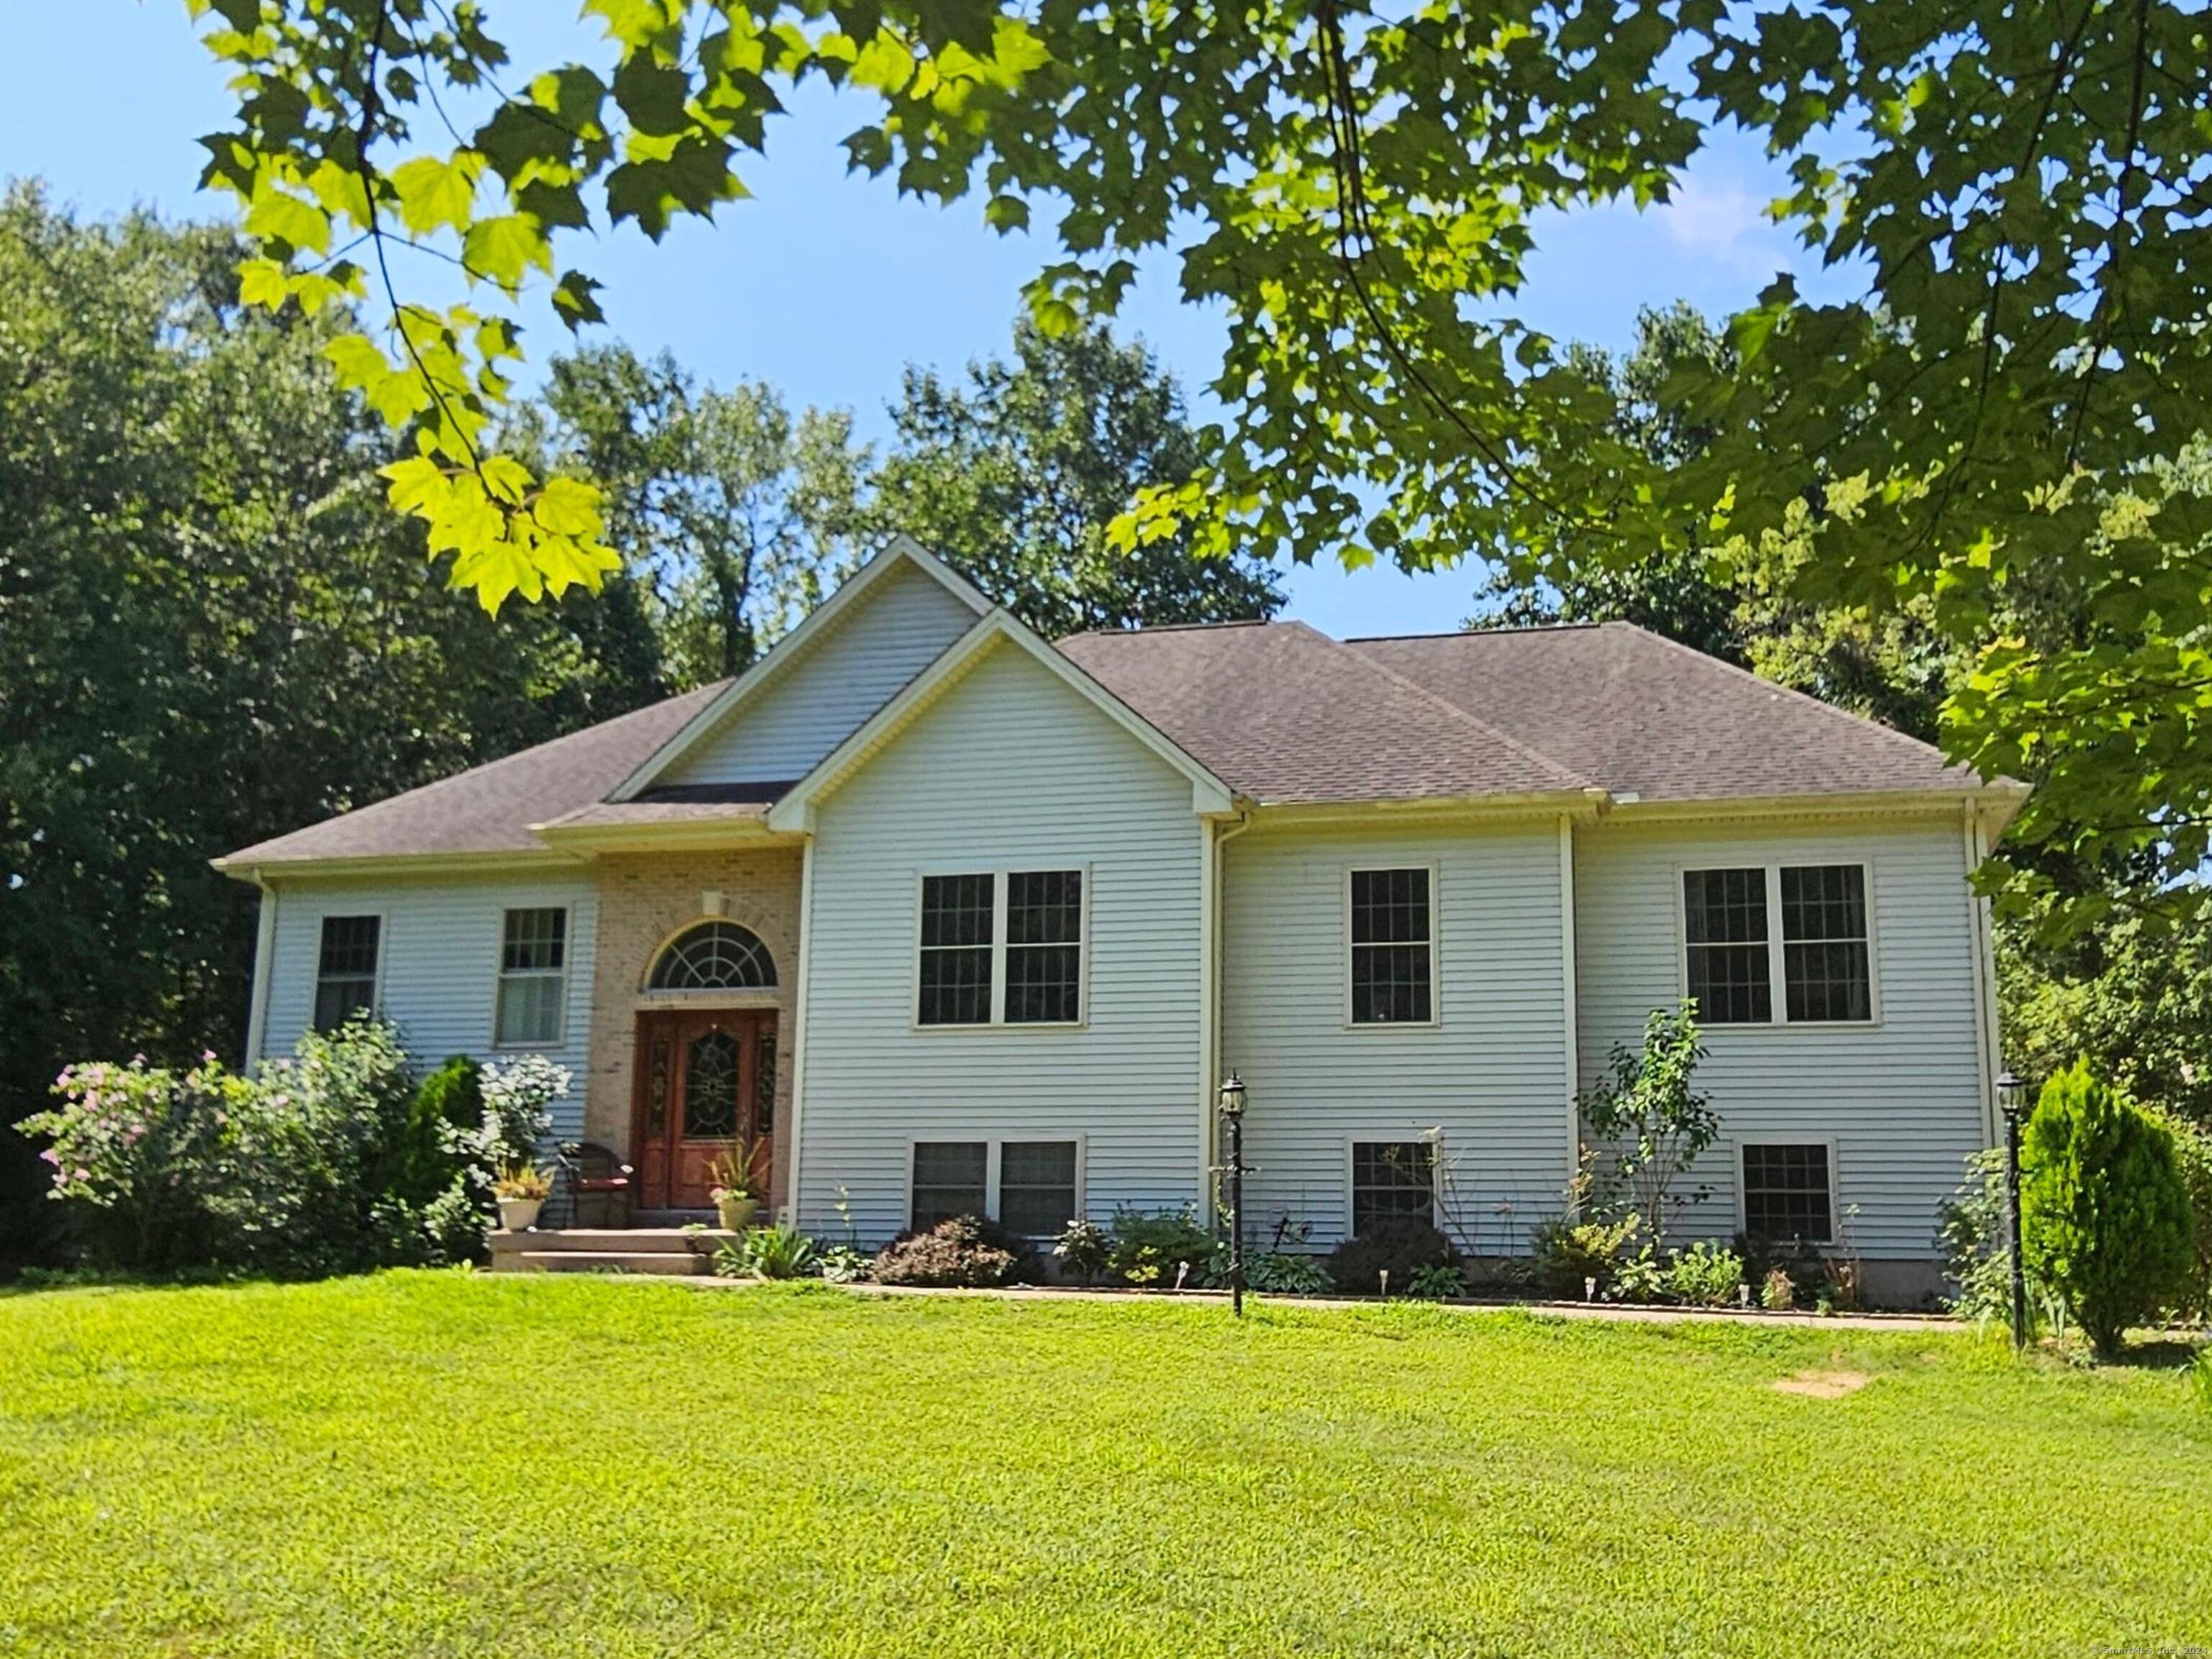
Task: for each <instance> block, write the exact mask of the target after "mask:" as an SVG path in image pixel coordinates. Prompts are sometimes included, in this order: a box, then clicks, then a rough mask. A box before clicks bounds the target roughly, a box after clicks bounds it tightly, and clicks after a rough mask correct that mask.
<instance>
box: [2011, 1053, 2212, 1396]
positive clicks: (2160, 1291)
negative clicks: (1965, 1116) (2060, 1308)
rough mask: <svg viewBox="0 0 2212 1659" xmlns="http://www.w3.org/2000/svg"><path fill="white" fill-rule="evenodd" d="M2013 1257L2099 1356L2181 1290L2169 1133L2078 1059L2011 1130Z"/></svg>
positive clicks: (2185, 1201) (2184, 1197)
mask: <svg viewBox="0 0 2212 1659" xmlns="http://www.w3.org/2000/svg"><path fill="white" fill-rule="evenodd" d="M2020 1203H2021V1253H2022V1255H2024V1256H2025V1257H2026V1258H2027V1266H2028V1267H2029V1268H2030V1269H2031V1270H2032V1271H2033V1273H2035V1275H2036V1276H2037V1278H2038V1279H2040V1280H2041V1281H2042V1282H2043V1283H2045V1284H2046V1285H2049V1286H2050V1287H2051V1291H2053V1293H2055V1294H2056V1295H2057V1297H2059V1298H2060V1299H2061V1300H2062V1301H2063V1302H2064V1303H2065V1304H2066V1308H2067V1311H2068V1312H2069V1313H2070V1314H2072V1315H2073V1316H2074V1320H2075V1323H2077V1324H2079V1325H2080V1326H2081V1329H2082V1331H2083V1333H2084V1334H2086V1335H2087V1337H2088V1339H2089V1340H2090V1342H2091V1343H2092V1344H2093V1345H2094V1346H2095V1348H2096V1350H2097V1352H2098V1353H2099V1354H2100V1355H2101V1356H2103V1357H2105V1358H2112V1357H2114V1356H2116V1355H2118V1353H2119V1352H2120V1350H2121V1348H2122V1347H2123V1346H2124V1342H2125V1339H2126V1336H2127V1330H2128V1327H2129V1326H2130V1325H2134V1324H2137V1323H2140V1322H2142V1321H2143V1320H2145V1319H2148V1318H2149V1317H2150V1316H2152V1315H2154V1314H2155V1313H2157V1312H2159V1311H2160V1310H2161V1309H2163V1308H2165V1307H2166V1306H2167V1305H2168V1304H2169V1303H2170V1302H2171V1301H2172V1299H2174V1298H2176V1297H2179V1296H2181V1295H2183V1294H2184V1293H2185V1292H2186V1291H2187V1289H2188V1285H2189V1279H2190V1275H2191V1272H2192V1271H2193V1269H2194V1267H2195V1265H2196V1264H2195V1249H2194V1244H2195V1237H2194V1226H2195V1224H2194V1221H2193V1218H2192V1217H2191V1212H2190V1203H2189V1189H2188V1188H2187V1186H2186V1185H2185V1183H2184V1181H2183V1177H2182V1172H2181V1166H2180V1163H2179V1158H2178V1156H2177V1154H2176V1152H2175V1148H2174V1141H2173V1133H2172V1130H2170V1129H2168V1128H2167V1127H2166V1126H2165V1125H2164V1124H2161V1123H2159V1122H2156V1121H2154V1120H2153V1119H2151V1118H2150V1117H2148V1115H2145V1114H2144V1113H2143V1112H2142V1111H2141V1110H2140V1109H2138V1108H2137V1107H2136V1105H2135V1103H2133V1102H2131V1101H2130V1100H2129V1099H2128V1098H2127V1097H2125V1096H2124V1095H2123V1094H2121V1093H2120V1092H2119V1091H2118V1090H2116V1089H2114V1088H2113V1087H2112V1085H2110V1084H2108V1083H2106V1082H2105V1081H2103V1080H2102V1079H2099V1078H2098V1077H2096V1076H2095V1075H2093V1073H2091V1072H2090V1070H2089V1068H2088V1066H2087V1065H2086V1064H2076V1065H2075V1066H2072V1067H2069V1069H2068V1070H2066V1071H2063V1072H2060V1073H2057V1074H2055V1075H2054V1076H2053V1077H2051V1079H2050V1080H2049V1081H2048V1082H2046V1083H2045V1085H2043V1093H2042V1095H2041V1097H2039V1099H2038V1100H2037V1102H2036V1105H2035V1112H2034V1115H2033V1116H2032V1117H2030V1118H2029V1119H2028V1121H2027V1128H2026V1130H2024V1131H2023V1132H2022V1134H2021V1192H2020Z"/></svg>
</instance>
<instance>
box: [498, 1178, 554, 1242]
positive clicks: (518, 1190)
mask: <svg viewBox="0 0 2212 1659" xmlns="http://www.w3.org/2000/svg"><path fill="white" fill-rule="evenodd" d="M552 1192H553V1177H552V1176H550V1175H548V1174H546V1173H545V1171H544V1170H541V1169H539V1168H538V1166H537V1165H536V1164H528V1163H515V1164H508V1165H507V1167H506V1168H505V1169H503V1170H501V1171H500V1172H499V1174H498V1176H496V1177H495V1178H494V1180H493V1182H492V1183H491V1195H492V1196H493V1197H494V1198H495V1199H497V1200H499V1225H500V1226H501V1228H503V1229H504V1230H505V1231H507V1232H510V1233H519V1232H523V1231H527V1230H528V1229H530V1228H532V1227H534V1226H536V1225H538V1211H540V1210H542V1209H544V1207H545V1200H547V1199H548V1198H549V1197H550V1196H551V1195H552Z"/></svg>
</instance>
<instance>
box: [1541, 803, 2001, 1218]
mask: <svg viewBox="0 0 2212 1659" xmlns="http://www.w3.org/2000/svg"><path fill="white" fill-rule="evenodd" d="M1855 861H1856V862H1863V863H1865V864H1866V865H1867V866H1868V878H1869V902H1870V908H1871V909H1872V912H1873V917H1874V935H1875V937H1874V940H1873V945H1874V957H1875V986H1876V991H1877V994H1878V997H1879V1007H1878V1010H1877V1012H1878V1013H1879V1015H1880V1019H1879V1021H1878V1023H1875V1024H1868V1025H1863V1026H1856V1027H1853V1026H1828V1027H1816V1026H1795V1027H1792V1026H1786V1025H1784V1026H1762V1027H1753V1026H1744V1025H1735V1026H1728V1025H1714V1026H1708V1027H1707V1028H1706V1044H1707V1047H1708V1048H1709V1049H1710V1050H1711V1053H1710V1054H1709V1056H1708V1058H1707V1059H1706V1060H1705V1064H1704V1065H1703V1066H1701V1067H1700V1068H1699V1073H1698V1082H1699V1086H1700V1087H1702V1088H1703V1089H1704V1090H1705V1091H1706V1092H1707V1093H1708V1094H1710V1095H1711V1098H1712V1101H1713V1104H1714V1105H1715V1107H1717V1109H1718V1110H1719V1111H1720V1114H1721V1119H1722V1126H1723V1127H1722V1140H1721V1142H1720V1144H1719V1145H1717V1146H1715V1147H1713V1148H1712V1150H1711V1152H1708V1153H1707V1154H1706V1155H1705V1158H1703V1159H1701V1160H1700V1161H1699V1164H1698V1165H1697V1166H1696V1169H1695V1170H1694V1172H1693V1174H1692V1177H1691V1182H1690V1183H1689V1184H1691V1185H1697V1186H1704V1185H1710V1186H1711V1188H1712V1189H1713V1190H1712V1193H1711V1197H1710V1198H1709V1199H1708V1200H1706V1201H1705V1203H1704V1204H1702V1205H1700V1206H1698V1207H1697V1208H1695V1209H1693V1210H1692V1211H1691V1212H1688V1213H1687V1214H1686V1216H1685V1218H1684V1220H1683V1222H1682V1224H1681V1231H1682V1232H1683V1233H1684V1234H1685V1235H1686V1236H1695V1235H1698V1234H1711V1235H1715V1236H1718V1237H1728V1236H1729V1235H1732V1234H1733V1233H1734V1232H1735V1231H1736V1228H1737V1215H1738V1212H1737V1195H1736V1170H1737V1163H1736V1151H1737V1146H1738V1144H1739V1143H1740V1142H1741V1141H1743V1140H1746V1139H1757V1140H1781V1141H1828V1140H1832V1141H1833V1143H1834V1145H1835V1159H1834V1170H1833V1175H1832V1180H1833V1181H1834V1183H1835V1186H1836V1189H1837V1190H1836V1206H1837V1208H1838V1210H1839V1211H1840V1210H1843V1209H1844V1208H1846V1207H1847V1206H1851V1205H1854V1204H1856V1205H1857V1206H1858V1214H1857V1218H1855V1219H1850V1218H1847V1225H1849V1226H1850V1229H1851V1232H1852V1238H1853V1242H1854V1243H1856V1245H1857V1248H1858V1249H1859V1250H1860V1251H1861V1252H1863V1254H1864V1255H1867V1256H1868V1257H1869V1258H1888V1259H1893V1260H1911V1259H1923V1260H1924V1259H1926V1258H1929V1257H1930V1256H1932V1255H1935V1253H1936V1252H1935V1249H1934V1246H1933V1243H1932V1241H1933V1237H1934V1234H1935V1229H1936V1207H1937V1206H1938V1205H1939V1204H1940V1203H1941V1202H1942V1200H1943V1198H1944V1197H1945V1196H1946V1195H1947V1194H1949V1193H1950V1192H1951V1191H1952V1190H1953V1189H1954V1188H1956V1187H1957V1185H1958V1183H1959V1179H1960V1174H1961V1170H1962V1165H1963V1164H1964V1160H1965V1159H1966V1156H1967V1155H1968V1154H1969V1153H1971V1152H1974V1151H1975V1150H1977V1149H1978V1147H1979V1146H1981V1145H1982V1144H1983V1138H1984V1127H1983V1123H1984V1117H1983V1084H1982V1077H1981V1065H1980V1059H1979V1050H1978V1046H1977V1045H1978V1040H1979V1038H1978V1029H1979V1028H1978V1024H1977V1022H1976V1017H1975V997H1976V988H1975V980H1976V975H1977V973H1978V963H1977V961H1976V957H1975V951H1974V933H1973V927H1972V910H1971V908H1970V907H1971V904H1972V900H1971V898H1970V896H1969V893H1968V889H1967V885H1966V873H1967V872H1966V848H1965V843H1964V839H1963V834H1962V829H1961V826H1960V823H1958V821H1957V820H1955V819H1932V818H1931V819H1923V820H1919V821H1917V822H1912V821H1905V820H1898V821H1893V822H1891V823H1869V824H1867V825H1866V826H1865V827H1854V826H1852V825H1851V824H1850V823H1847V822H1842V821H1831V822H1829V823H1819V822H1817V821H1813V820H1799V821H1796V822H1795V823H1778V822H1777V823H1765V824H1763V825H1757V826H1747V827H1745V828H1742V829H1735V828H1732V827H1726V826H1719V825H1711V824H1709V825H1704V826H1698V827H1668V828H1660V827H1640V828H1639V827H1637V826H1633V825H1630V824H1624V823H1612V824H1607V825H1602V826H1600V827H1597V828H1594V829H1589V830H1587V831H1585V832H1583V834H1582V835H1581V836H1578V838H1577V859H1576V866H1577V878H1576V887H1577V914H1578V915H1579V918H1580V924H1581V925H1580V929H1579V939H1580V948H1579V950H1578V951H1577V957H1578V961H1579V979H1580V985H1581V999H1580V1000H1581V1003H1582V1033H1581V1037H1582V1067H1583V1075H1584V1077H1585V1078H1586V1079H1591V1080H1595V1079H1596V1078H1597V1077H1598V1076H1599V1074H1600V1073H1601V1071H1602V1069H1603V1067H1604V1065H1605V1061H1606V1057H1607V1054H1608V1052H1609V1051H1610V1049H1611V1048H1612V1045H1613V1043H1615V1042H1631V1043H1632V1042H1635V1041H1636V1039H1637V1036H1638V1033H1639V1032H1640V1030H1642V1027H1643V1024H1644V1017H1645V1016H1646V1015H1647V1014H1648V1013H1649V1012H1650V1010H1652V1009H1653V1008H1655V1007H1671V1006H1674V1002H1675V1001H1676V1000H1677V999H1678V998H1679V997H1680V995H1681V994H1682V992H1683V984H1682V967H1681V963H1682V955H1681V908H1680V884H1681V872H1682V871H1683V870H1684V869H1685V868H1717V867H1725V866H1753V865H1759V866H1764V865H1767V864H1774V863H1781V864H1842V863H1850V862H1855ZM1775 995H1776V998H1777V1000H1779V998H1780V995H1781V989H1780V987H1776V991H1775Z"/></svg>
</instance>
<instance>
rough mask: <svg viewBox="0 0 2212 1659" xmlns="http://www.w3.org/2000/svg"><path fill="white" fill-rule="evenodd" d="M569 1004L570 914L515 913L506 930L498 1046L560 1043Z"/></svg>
mask: <svg viewBox="0 0 2212 1659" xmlns="http://www.w3.org/2000/svg"><path fill="white" fill-rule="evenodd" d="M567 1003H568V912H567V911H566V910H564V909H562V908H560V907H559V906H557V905H556V906H552V907H550V908H539V909H530V910H509V911H508V912H507V915H506V917H505V919H504V921H503V922H502V924H501V930H500V946H499V1001H498V1006H497V1008H496V1010H495V1012H494V1014H493V1016H492V1038H491V1040H492V1042H493V1044H494V1046H495V1047H498V1048H521V1047H527V1046H531V1045H538V1046H543V1045H544V1044H548V1043H554V1042H559V1041H560V1040H561V1016H562V1009H563V1008H564V1006H566V1005H567Z"/></svg>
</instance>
